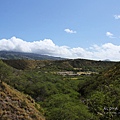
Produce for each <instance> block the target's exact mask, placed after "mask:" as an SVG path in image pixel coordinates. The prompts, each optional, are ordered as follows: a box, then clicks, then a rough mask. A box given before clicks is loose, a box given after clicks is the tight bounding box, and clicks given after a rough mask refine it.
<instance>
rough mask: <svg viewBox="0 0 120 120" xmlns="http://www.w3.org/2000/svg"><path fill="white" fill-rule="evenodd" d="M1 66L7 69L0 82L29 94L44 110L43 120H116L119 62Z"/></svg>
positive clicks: (28, 62) (15, 62)
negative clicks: (44, 119)
mask: <svg viewBox="0 0 120 120" xmlns="http://www.w3.org/2000/svg"><path fill="white" fill-rule="evenodd" d="M6 63H7V64H6ZM0 64H2V65H4V68H6V69H5V70H6V71H4V69H1V71H2V72H1V73H2V75H4V74H6V73H7V77H5V78H4V79H3V80H2V81H4V82H6V83H7V84H9V85H10V86H12V87H14V88H15V89H17V90H19V91H21V92H22V93H25V94H28V95H30V96H31V97H32V98H33V99H34V100H35V101H36V102H37V103H38V104H40V106H41V107H42V108H43V110H44V115H45V117H46V120H107V119H111V120H119V117H120V116H119V110H120V101H119V100H120V63H119V62H118V63H115V62H108V61H92V60H83V59H76V60H59V61H51V60H42V61H39V60H4V61H3V62H2V61H0ZM81 73H82V74H81Z"/></svg>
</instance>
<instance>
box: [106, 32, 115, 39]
mask: <svg viewBox="0 0 120 120" xmlns="http://www.w3.org/2000/svg"><path fill="white" fill-rule="evenodd" d="M106 36H108V37H109V38H115V37H114V35H113V34H112V33H111V32H106Z"/></svg>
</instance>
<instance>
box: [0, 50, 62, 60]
mask: <svg viewBox="0 0 120 120" xmlns="http://www.w3.org/2000/svg"><path fill="white" fill-rule="evenodd" d="M0 59H7V60H9V59H28V60H61V59H63V58H60V57H53V56H48V55H41V54H36V53H25V52H14V51H0Z"/></svg>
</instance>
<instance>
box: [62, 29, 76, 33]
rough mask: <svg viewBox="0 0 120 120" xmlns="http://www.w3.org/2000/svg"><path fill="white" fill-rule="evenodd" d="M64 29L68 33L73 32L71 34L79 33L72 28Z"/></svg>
mask: <svg viewBox="0 0 120 120" xmlns="http://www.w3.org/2000/svg"><path fill="white" fill-rule="evenodd" d="M64 31H65V32H67V33H71V34H72V33H77V32H76V31H73V30H70V29H65V30H64Z"/></svg>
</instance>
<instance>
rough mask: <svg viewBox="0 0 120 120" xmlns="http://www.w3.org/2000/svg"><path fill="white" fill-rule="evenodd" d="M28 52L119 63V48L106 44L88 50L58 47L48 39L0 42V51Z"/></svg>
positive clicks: (13, 38)
mask: <svg viewBox="0 0 120 120" xmlns="http://www.w3.org/2000/svg"><path fill="white" fill-rule="evenodd" d="M2 50H6V51H17V52H30V53H38V54H44V55H50V56H57V57H64V58H72V59H75V58H84V59H94V60H105V59H110V60H115V61H120V46H119V45H114V44H112V43H106V44H103V45H101V46H98V45H93V46H91V47H89V48H86V49H85V48H81V47H77V48H70V47H68V46H58V45H56V44H55V43H53V41H52V40H50V39H44V40H40V41H33V42H26V41H24V40H22V39H19V38H16V37H12V38H10V39H1V40H0V51H2Z"/></svg>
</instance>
